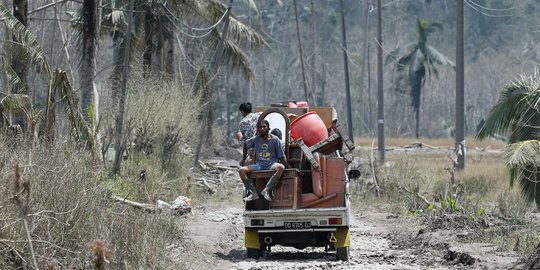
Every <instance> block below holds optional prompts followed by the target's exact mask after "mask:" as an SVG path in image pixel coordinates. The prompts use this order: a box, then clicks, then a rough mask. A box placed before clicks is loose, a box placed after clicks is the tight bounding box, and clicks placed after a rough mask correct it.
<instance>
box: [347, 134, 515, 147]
mask: <svg viewBox="0 0 540 270" xmlns="http://www.w3.org/2000/svg"><path fill="white" fill-rule="evenodd" d="M354 142H355V145H358V146H364V147H370V146H371V145H372V144H373V146H374V147H377V138H367V137H360V138H355V141H354ZM416 142H421V143H423V144H426V145H429V146H434V147H440V148H454V147H455V139H453V138H448V139H429V138H418V139H416V138H385V140H384V144H385V147H386V148H394V147H404V146H408V145H411V144H413V143H416ZM505 145H506V143H505V142H503V141H500V140H495V139H486V140H481V141H480V140H478V139H476V138H474V137H469V138H466V139H465V147H466V148H467V149H502V148H503V147H504V146H505Z"/></svg>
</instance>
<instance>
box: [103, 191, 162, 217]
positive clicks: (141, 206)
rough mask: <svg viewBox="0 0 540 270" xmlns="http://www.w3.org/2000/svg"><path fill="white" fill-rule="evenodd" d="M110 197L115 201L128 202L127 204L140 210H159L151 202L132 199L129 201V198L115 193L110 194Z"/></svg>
mask: <svg viewBox="0 0 540 270" xmlns="http://www.w3.org/2000/svg"><path fill="white" fill-rule="evenodd" d="M111 198H112V199H113V200H115V201H117V202H120V203H124V204H128V205H131V206H133V207H135V208H138V209H142V210H145V211H149V212H152V213H154V212H158V211H160V209H159V208H157V207H156V206H155V205H153V204H148V203H140V202H134V201H130V200H127V199H124V198H121V197H119V196H116V195H112V196H111Z"/></svg>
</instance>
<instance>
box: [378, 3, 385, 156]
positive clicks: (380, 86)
mask: <svg viewBox="0 0 540 270" xmlns="http://www.w3.org/2000/svg"><path fill="white" fill-rule="evenodd" d="M381 9H382V5H381V0H377V43H378V44H377V118H378V119H377V141H378V147H379V158H380V159H381V162H384V154H385V153H384V93H383V67H382V65H383V62H382V61H383V60H382V46H383V41H382V10H381Z"/></svg>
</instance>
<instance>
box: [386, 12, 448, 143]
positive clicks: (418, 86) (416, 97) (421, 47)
mask: <svg viewBox="0 0 540 270" xmlns="http://www.w3.org/2000/svg"><path fill="white" fill-rule="evenodd" d="M442 29H443V27H442V24H440V23H437V22H429V21H426V20H421V19H416V32H417V34H418V40H417V41H416V42H413V43H409V44H406V45H404V46H401V47H398V48H397V49H395V50H394V51H392V52H391V53H390V54H389V55H388V57H387V58H386V64H388V63H389V62H393V63H395V68H396V71H397V74H398V80H397V87H398V89H399V88H401V87H402V85H401V84H402V83H405V84H406V85H407V87H408V88H409V89H408V90H409V94H410V96H411V106H413V108H414V113H415V120H416V125H415V135H416V137H417V138H418V136H419V132H418V129H419V121H420V102H421V95H422V87H423V86H424V84H425V82H426V78H428V77H429V76H430V75H431V74H433V75H435V76H437V75H438V70H437V65H442V66H452V67H453V66H454V63H452V61H450V60H449V59H448V58H447V57H446V56H444V55H443V54H442V53H440V52H439V51H437V50H436V49H435V48H433V47H432V46H430V45H428V42H427V41H428V37H429V35H430V34H432V33H435V32H437V31H442Z"/></svg>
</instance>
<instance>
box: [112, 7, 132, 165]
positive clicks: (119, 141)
mask: <svg viewBox="0 0 540 270" xmlns="http://www.w3.org/2000/svg"><path fill="white" fill-rule="evenodd" d="M134 2H135V0H131V1H130V3H129V17H128V24H127V26H126V28H127V29H126V33H127V34H126V46H125V50H124V66H123V70H122V81H121V83H120V93H119V96H118V99H119V102H118V114H117V115H116V123H115V125H116V142H115V149H116V153H115V154H116V156H115V159H114V165H113V168H112V173H113V174H118V173H119V172H120V160H121V157H122V154H123V152H124V145H123V126H124V113H125V105H126V95H127V76H128V74H129V53H130V45H131V24H132V21H133V6H134Z"/></svg>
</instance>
